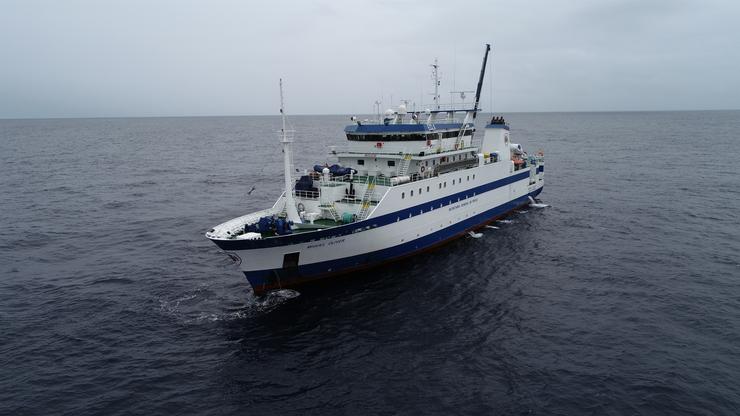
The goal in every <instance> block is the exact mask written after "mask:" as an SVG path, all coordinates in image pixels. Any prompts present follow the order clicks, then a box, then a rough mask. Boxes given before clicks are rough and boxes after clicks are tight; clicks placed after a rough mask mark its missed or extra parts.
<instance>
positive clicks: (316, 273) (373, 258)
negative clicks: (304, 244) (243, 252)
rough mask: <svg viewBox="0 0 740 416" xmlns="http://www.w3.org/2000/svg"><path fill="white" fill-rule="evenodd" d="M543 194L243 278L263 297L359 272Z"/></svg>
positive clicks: (451, 236) (449, 236)
mask: <svg viewBox="0 0 740 416" xmlns="http://www.w3.org/2000/svg"><path fill="white" fill-rule="evenodd" d="M540 192H542V188H539V189H537V190H536V191H534V192H531V193H529V194H527V195H524V196H521V197H519V198H517V199H515V200H513V201H509V202H507V203H505V204H503V205H499V206H497V207H495V208H493V209H490V210H488V211H485V212H482V213H480V214H477V215H475V216H473V217H470V218H468V219H465V220H463V221H460V222H458V223H455V224H453V225H451V226H449V227H447V228H444V229H442V230H439V231H436V232H434V233H432V234H429V235H426V236H424V237H420V238H418V239H416V240H413V241H409V242H407V243H403V244H399V245H397V246H394V247H389V248H386V249H383V250H378V251H374V252H371V253H364V254H361V255H357V256H351V257H345V258H342V259H337V260H331V261H325V262H320V263H313V264H307V265H302V266H298V267H296V268H293V269H291V270H287V269H282V270H272V269H270V270H259V271H249V272H244V275H245V276H246V277H247V280H248V281H249V283H250V284H251V285H252V288H254V290H255V292H257V293H260V292H263V291H264V290H268V289H274V288H279V287H288V286H291V285H296V284H300V283H305V282H308V281H311V280H315V279H318V278H322V277H327V276H330V275H336V274H343V273H347V272H349V271H352V270H356V269H362V268H368V267H373V266H376V265H380V264H383V263H386V262H389V261H392V260H394V259H398V258H401V257H405V256H408V255H410V254H413V253H415V252H418V251H422V250H424V249H427V248H430V247H433V246H436V245H438V244H441V243H444V242H446V241H448V240H451V239H454V238H455V237H458V236H459V235H460V234H461V233H464V232H465V231H467V230H470V229H474V228H476V227H478V226H480V225H482V224H485V223H486V222H488V221H490V220H491V219H492V218H496V217H499V216H501V215H504V214H506V213H507V212H509V211H511V210H513V209H515V208H517V207H519V206H521V205H524V204H526V203H527V202H528V201H529V196H533V197H535V196H537V195H539V193H540Z"/></svg>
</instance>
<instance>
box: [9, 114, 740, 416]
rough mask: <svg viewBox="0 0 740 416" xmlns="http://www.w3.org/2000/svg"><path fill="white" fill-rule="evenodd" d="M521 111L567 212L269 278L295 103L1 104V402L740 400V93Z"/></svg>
mask: <svg viewBox="0 0 740 416" xmlns="http://www.w3.org/2000/svg"><path fill="white" fill-rule="evenodd" d="M505 116H506V118H507V120H508V121H509V122H510V123H511V127H512V130H511V134H512V139H513V141H514V142H516V143H522V144H523V146H524V147H525V149H528V150H529V151H530V152H532V151H536V150H540V149H542V150H543V151H544V152H545V159H546V162H545V163H546V170H545V188H544V191H543V192H542V194H541V195H540V198H541V199H542V200H543V202H544V203H546V204H549V205H550V207H548V208H542V209H535V208H529V209H523V210H520V211H518V212H515V213H513V214H512V215H510V216H509V217H507V218H506V220H505V221H502V222H499V223H498V224H497V226H498V227H499V229H483V230H482V233H483V237H482V238H479V239H473V238H461V239H458V240H455V241H454V242H451V243H450V244H447V245H445V246H443V247H442V248H440V249H437V250H435V251H433V252H430V253H425V254H421V255H418V256H416V257H413V258H411V259H409V260H406V261H403V262H400V263H396V264H393V265H391V266H388V267H383V268H379V269H375V270H371V271H368V272H363V273H357V274H355V275H353V276H349V277H343V278H338V279H333V280H328V281H325V282H323V283H320V284H318V285H315V286H307V287H305V288H299V289H297V290H294V291H293V290H284V291H279V292H275V293H271V294H268V295H266V296H263V297H255V296H253V294H252V292H251V289H250V287H249V285H248V283H247V281H246V279H245V278H244V276H243V275H242V274H241V273H240V272H239V271H238V269H237V268H236V266H235V265H234V264H233V262H232V261H231V260H230V259H229V258H228V257H227V256H225V255H224V254H223V253H222V252H220V250H219V249H218V248H217V247H216V246H215V245H213V244H212V243H211V242H209V241H208V240H207V239H206V238H205V237H204V235H203V234H204V233H205V231H207V230H208V229H210V228H211V227H212V226H214V225H216V224H219V223H221V222H223V221H225V220H227V219H230V218H232V217H235V216H238V215H242V214H244V213H247V212H249V211H252V210H257V209H262V208H266V207H269V206H271V205H272V203H273V202H274V200H275V199H276V198H277V196H278V195H279V194H280V188H281V183H282V182H281V173H282V165H281V160H282V154H281V152H280V150H279V144H278V141H277V140H278V139H277V134H276V132H275V131H276V130H277V129H279V126H280V124H279V123H280V121H279V117H277V116H276V117H272V116H265V117H202V118H140V119H136V118H129V119H125V118H120V119H59V120H0V195H2V198H0V225H1V227H0V237H2V238H0V329H1V330H0V414H7V415H46V414H69V415H87V414H105V415H129V414H146V415H159V414H175V413H176V414H201V415H224V414H250V415H263V414H264V415H308V414H316V415H329V414H347V415H352V414H439V415H451V414H476V415H477V414H485V415H491V414H534V415H580V414H589V415H624V414H630V415H633V414H636V415H736V414H740V215H739V214H738V212H740V186H738V178H740V164H739V163H738V162H737V160H738V157H740V151H739V150H738V147H739V146H738V145H740V133H739V132H740V112H738V111H702V112H624V113H516V114H506V115H505ZM486 117H487V116H485V115H483V116H481V117H480V118H479V123H478V124H479V127H480V126H481V123H482V122H483V121H484V120H486ZM290 120H291V122H292V123H293V124H294V126H295V128H296V129H297V130H298V133H297V137H296V148H297V152H296V155H295V164H296V166H297V167H301V168H302V167H306V168H310V167H311V166H313V164H315V163H323V162H325V161H328V160H329V159H328V156H327V152H328V146H330V145H336V146H338V147H341V146H342V145H343V142H344V140H343V137H342V129H343V127H344V126H345V125H346V124H349V119H348V117H347V116H295V117H291V118H290ZM252 187H254V191H253V192H251V194H248V191H249V190H250V189H251V188H252Z"/></svg>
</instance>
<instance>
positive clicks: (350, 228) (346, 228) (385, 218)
mask: <svg viewBox="0 0 740 416" xmlns="http://www.w3.org/2000/svg"><path fill="white" fill-rule="evenodd" d="M467 175H469V173H460V176H461V177H462V176H467ZM527 178H529V169H527V170H525V171H524V172H521V173H517V174H515V175H511V176H509V177H506V178H503V179H499V180H497V181H493V182H489V183H487V184H484V185H481V186H477V187H475V188H471V189H467V190H465V191H462V192H457V193H455V194H451V195H449V196H446V197H444V198H438V199H435V200H433V201H429V202H425V203H423V204H419V205H415V206H413V207H410V208H406V209H402V210H399V211H395V212H392V213H390V214H385V215H381V216H378V217H372V218H368V219H366V220H363V221H358V222H354V223H351V224H346V225H341V226H338V227H333V228H330V229H327V230H320V231H313V232H307V233H298V234H289V235H284V236H280V237H273V238H266V239H264V240H212V241H213V242H214V243H216V245H218V246H219V247H220V248H221V249H223V250H227V251H236V250H249V249H255V248H265V247H280V246H287V245H293V244H300V243H307V242H310V241H317V240H323V239H327V238H335V237H341V236H344V235H349V234H352V233H356V232H360V231H362V230H363V229H366V228H368V227H370V228H376V227H382V226H384V225H387V224H390V223H393V222H396V220H397V219H398V218H400V220H401V221H403V220H406V219H409V218H411V217H414V216H416V215H421V214H423V213H425V212H429V211H431V210H435V209H439V208H443V207H445V206H447V205H450V204H455V203H457V202H459V201H462V200H464V199H466V198H472V197H474V196H478V195H480V194H482V193H484V192H489V191H492V190H494V189H498V188H501V187H503V186H506V185H510V184H512V183H515V182H518V181H521V180H524V179H527ZM451 179H452V178H451Z"/></svg>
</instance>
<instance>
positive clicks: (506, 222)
mask: <svg viewBox="0 0 740 416" xmlns="http://www.w3.org/2000/svg"><path fill="white" fill-rule="evenodd" d="M496 222H498V223H500V224H512V223H513V222H514V221H512V220H496Z"/></svg>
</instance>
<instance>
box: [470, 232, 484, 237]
mask: <svg viewBox="0 0 740 416" xmlns="http://www.w3.org/2000/svg"><path fill="white" fill-rule="evenodd" d="M468 235H469V236H471V237H473V238H481V237H483V233H474V232H472V231H468Z"/></svg>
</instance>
